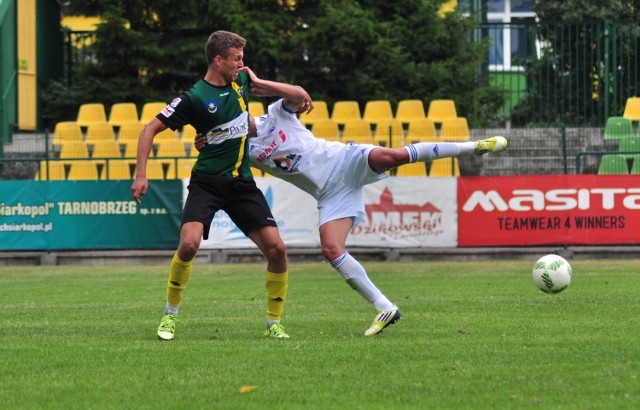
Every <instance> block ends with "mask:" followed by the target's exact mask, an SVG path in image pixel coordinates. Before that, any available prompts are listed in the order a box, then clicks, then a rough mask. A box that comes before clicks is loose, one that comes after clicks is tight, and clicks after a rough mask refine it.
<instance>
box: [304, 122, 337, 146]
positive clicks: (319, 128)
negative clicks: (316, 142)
mask: <svg viewBox="0 0 640 410" xmlns="http://www.w3.org/2000/svg"><path fill="white" fill-rule="evenodd" d="M311 131H312V132H313V135H315V136H316V138H323V139H326V140H329V141H339V140H340V128H339V127H338V123H337V122H335V121H334V120H332V119H327V120H316V121H314V123H313V125H312V126H311Z"/></svg>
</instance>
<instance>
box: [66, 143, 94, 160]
mask: <svg viewBox="0 0 640 410" xmlns="http://www.w3.org/2000/svg"><path fill="white" fill-rule="evenodd" d="M60 158H89V149H88V148H87V144H86V143H85V142H84V141H69V142H67V143H65V144H64V145H62V146H61V148H60Z"/></svg>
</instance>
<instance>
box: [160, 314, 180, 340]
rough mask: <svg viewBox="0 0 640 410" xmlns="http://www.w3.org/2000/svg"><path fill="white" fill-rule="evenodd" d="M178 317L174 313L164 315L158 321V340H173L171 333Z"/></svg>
mask: <svg viewBox="0 0 640 410" xmlns="http://www.w3.org/2000/svg"><path fill="white" fill-rule="evenodd" d="M177 321H178V317H177V316H176V315H164V316H162V320H161V321H160V326H159V327H158V339H160V340H166V341H169V340H173V335H174V333H175V332H176V322H177Z"/></svg>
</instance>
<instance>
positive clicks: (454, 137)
mask: <svg viewBox="0 0 640 410" xmlns="http://www.w3.org/2000/svg"><path fill="white" fill-rule="evenodd" d="M440 140H442V141H469V124H468V123H467V119H466V118H464V117H458V118H449V119H446V120H444V121H443V122H442V127H441V128H440Z"/></svg>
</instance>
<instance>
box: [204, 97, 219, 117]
mask: <svg viewBox="0 0 640 410" xmlns="http://www.w3.org/2000/svg"><path fill="white" fill-rule="evenodd" d="M205 105H206V106H207V111H209V112H210V113H211V114H213V113H214V112H216V111H218V104H217V103H216V101H215V100H209V101H207V102H206V103H205Z"/></svg>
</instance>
